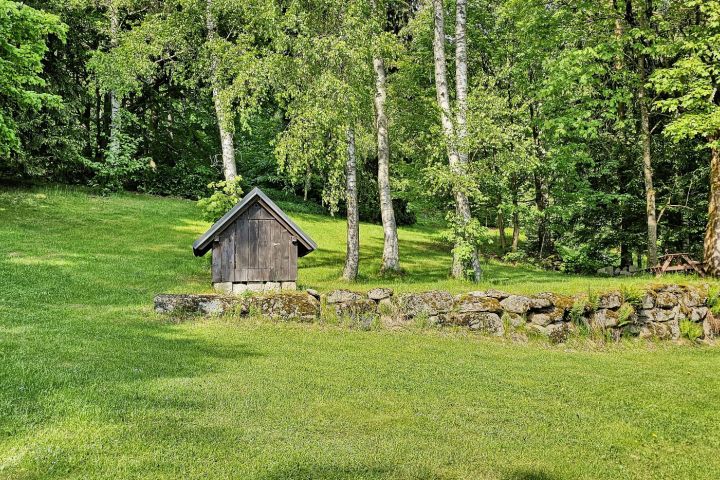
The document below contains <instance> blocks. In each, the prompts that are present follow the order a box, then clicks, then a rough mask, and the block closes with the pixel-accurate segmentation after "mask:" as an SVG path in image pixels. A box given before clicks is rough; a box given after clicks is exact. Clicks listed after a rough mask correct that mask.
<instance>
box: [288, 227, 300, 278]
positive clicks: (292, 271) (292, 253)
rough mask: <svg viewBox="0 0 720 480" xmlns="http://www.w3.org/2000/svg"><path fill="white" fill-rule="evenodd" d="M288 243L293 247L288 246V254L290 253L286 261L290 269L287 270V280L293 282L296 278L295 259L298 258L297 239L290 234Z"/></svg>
mask: <svg viewBox="0 0 720 480" xmlns="http://www.w3.org/2000/svg"><path fill="white" fill-rule="evenodd" d="M290 245H292V247H293V248H290V249H289V250H290V251H289V254H290V261H289V262H288V266H289V269H290V272H289V275H288V276H289V277H290V278H289V279H288V280H289V281H291V282H294V281H295V280H297V259H298V251H297V239H296V238H295V237H294V236H291V238H290Z"/></svg>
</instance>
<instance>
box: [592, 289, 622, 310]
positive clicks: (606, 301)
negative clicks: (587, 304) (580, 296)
mask: <svg viewBox="0 0 720 480" xmlns="http://www.w3.org/2000/svg"><path fill="white" fill-rule="evenodd" d="M620 305H622V294H621V293H620V292H608V293H606V294H604V295H601V296H600V298H599V299H598V308H600V309H613V308H620Z"/></svg>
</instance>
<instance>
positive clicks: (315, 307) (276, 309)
mask: <svg viewBox="0 0 720 480" xmlns="http://www.w3.org/2000/svg"><path fill="white" fill-rule="evenodd" d="M249 308H250V309H256V310H257V311H258V312H259V313H260V314H262V315H265V316H267V317H270V318H275V319H280V320H299V321H305V322H311V321H313V320H315V319H316V318H317V317H318V316H319V315H320V302H319V301H318V299H316V298H315V297H313V296H311V295H305V294H303V293H300V292H297V293H295V292H283V293H275V294H267V295H259V296H254V297H251V298H250V299H249Z"/></svg>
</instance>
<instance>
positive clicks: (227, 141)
mask: <svg viewBox="0 0 720 480" xmlns="http://www.w3.org/2000/svg"><path fill="white" fill-rule="evenodd" d="M205 26H206V28H207V42H208V45H209V46H210V50H211V52H210V84H211V88H212V99H213V104H214V106H215V115H216V116H217V124H218V130H219V132H220V148H221V149H222V163H223V175H224V176H225V181H228V182H230V181H232V180H235V177H236V176H237V167H236V165H235V143H234V141H233V130H234V125H233V115H232V113H231V112H230V111H229V110H230V109H229V108H228V105H227V102H226V101H224V100H223V98H222V97H221V89H220V85H219V78H218V61H219V60H218V56H217V53H216V52H214V51H212V50H213V47H214V43H215V41H216V40H217V31H216V30H217V20H216V19H215V11H214V9H213V0H207V4H206V7H205Z"/></svg>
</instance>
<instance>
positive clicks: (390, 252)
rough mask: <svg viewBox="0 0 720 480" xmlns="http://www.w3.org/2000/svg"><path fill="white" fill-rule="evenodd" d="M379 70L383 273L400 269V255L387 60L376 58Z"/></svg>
mask: <svg viewBox="0 0 720 480" xmlns="http://www.w3.org/2000/svg"><path fill="white" fill-rule="evenodd" d="M373 68H374V69H375V118H376V128H377V148H378V190H379V191H380V215H381V217H382V224H383V234H384V238H385V240H384V246H383V258H382V267H381V268H380V271H381V272H383V273H384V272H399V271H400V258H399V254H398V237H397V224H396V223H395V210H394V209H393V204H392V195H391V194H390V139H389V133H388V118H387V114H386V113H385V101H386V99H387V85H386V79H385V61H384V60H383V59H382V58H379V57H378V58H374V59H373Z"/></svg>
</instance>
